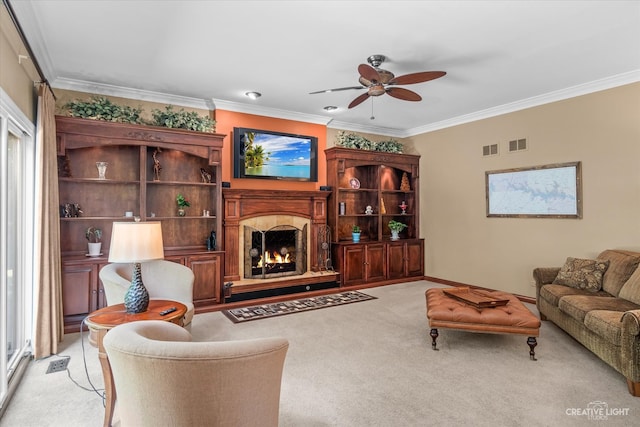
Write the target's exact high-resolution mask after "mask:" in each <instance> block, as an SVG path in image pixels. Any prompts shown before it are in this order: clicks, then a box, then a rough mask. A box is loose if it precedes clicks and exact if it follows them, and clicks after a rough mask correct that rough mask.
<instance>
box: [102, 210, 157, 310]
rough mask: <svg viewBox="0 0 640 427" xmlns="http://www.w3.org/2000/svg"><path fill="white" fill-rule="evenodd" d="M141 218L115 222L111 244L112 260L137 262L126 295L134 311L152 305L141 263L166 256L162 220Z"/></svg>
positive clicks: (125, 303) (125, 301) (127, 307)
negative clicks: (143, 219)
mask: <svg viewBox="0 0 640 427" xmlns="http://www.w3.org/2000/svg"><path fill="white" fill-rule="evenodd" d="M138 221H139V220H138ZM138 221H136V222H114V223H113V229H112V231H111V245H110V247H109V262H118V263H133V277H132V278H131V286H129V289H128V290H127V293H126V294H125V296H124V307H125V309H126V310H127V313H132V314H133V313H142V312H144V311H146V310H147V307H149V292H147V289H146V288H145V287H144V284H143V283H142V273H141V271H140V263H142V262H145V261H151V260H154V259H163V258H164V248H163V245H162V227H161V225H160V223H159V222H157V221H145V222H138Z"/></svg>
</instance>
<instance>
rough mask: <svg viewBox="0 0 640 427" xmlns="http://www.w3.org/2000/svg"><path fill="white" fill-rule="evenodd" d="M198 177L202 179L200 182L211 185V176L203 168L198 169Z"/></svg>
mask: <svg viewBox="0 0 640 427" xmlns="http://www.w3.org/2000/svg"><path fill="white" fill-rule="evenodd" d="M200 176H201V177H202V182H204V183H207V184H210V183H211V178H212V176H211V174H210V173H209V172H207V171H206V170H205V169H204V168H200Z"/></svg>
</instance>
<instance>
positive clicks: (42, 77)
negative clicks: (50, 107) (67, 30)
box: [2, 0, 57, 99]
mask: <svg viewBox="0 0 640 427" xmlns="http://www.w3.org/2000/svg"><path fill="white" fill-rule="evenodd" d="M2 4H3V5H4V6H5V7H6V8H7V12H9V17H10V18H11V21H12V22H13V25H14V26H15V27H16V30H17V31H18V35H19V36H20V40H22V43H23V44H24V46H25V47H26V49H27V52H28V53H29V57H30V59H31V61H32V62H33V65H34V66H35V67H36V71H37V72H38V75H39V76H40V81H39V82H34V83H44V84H46V85H47V86H49V90H51V94H52V95H53V98H54V99H57V98H56V94H55V93H53V89H52V88H51V85H50V84H49V81H48V80H47V78H46V76H45V75H44V73H43V72H42V68H40V64H38V60H37V59H36V56H35V55H34V54H33V50H31V45H30V44H29V41H28V40H27V37H26V36H25V35H24V31H22V26H21V25H20V22H18V17H17V16H16V14H15V12H14V11H13V8H12V7H11V3H9V0H2Z"/></svg>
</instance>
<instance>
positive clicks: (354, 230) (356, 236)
mask: <svg viewBox="0 0 640 427" xmlns="http://www.w3.org/2000/svg"><path fill="white" fill-rule="evenodd" d="M361 231H362V230H360V226H358V225H354V226H352V227H351V239H353V243H358V242H359V241H360V232H361Z"/></svg>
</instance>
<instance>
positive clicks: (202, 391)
mask: <svg viewBox="0 0 640 427" xmlns="http://www.w3.org/2000/svg"><path fill="white" fill-rule="evenodd" d="M104 347H105V350H106V352H107V355H108V357H109V362H110V364H111V370H112V372H113V380H114V384H115V388H116V394H117V403H116V405H117V406H116V407H117V410H116V413H117V414H119V415H120V425H121V426H123V427H127V426H136V427H139V426H154V427H155V426H185V427H186V426H189V427H192V426H223V427H224V426H228V427H236V426H238V427H240V426H265V427H267V426H273V427H276V426H277V425H278V417H279V407H280V387H281V382H282V371H283V367H284V360H285V356H286V353H287V350H288V348H289V342H288V341H287V340H286V339H285V338H261V339H253V340H243V341H226V342H193V341H191V334H190V333H189V332H188V331H187V330H185V329H184V328H181V327H179V326H177V325H175V324H173V323H169V322H164V321H161V320H146V321H139V322H131V323H126V324H123V325H120V326H116V327H115V328H113V329H112V330H110V331H109V333H107V334H106V335H105V338H104Z"/></svg>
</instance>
